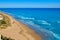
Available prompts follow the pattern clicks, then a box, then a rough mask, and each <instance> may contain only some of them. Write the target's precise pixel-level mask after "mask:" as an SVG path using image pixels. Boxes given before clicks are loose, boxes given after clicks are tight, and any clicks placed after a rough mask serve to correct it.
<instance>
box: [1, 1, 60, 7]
mask: <svg viewBox="0 0 60 40" xmlns="http://www.w3.org/2000/svg"><path fill="white" fill-rule="evenodd" d="M0 8H60V0H0Z"/></svg>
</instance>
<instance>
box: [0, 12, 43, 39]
mask: <svg viewBox="0 0 60 40" xmlns="http://www.w3.org/2000/svg"><path fill="white" fill-rule="evenodd" d="M3 15H5V16H7V17H9V18H10V21H11V27H8V28H6V29H0V30H1V31H0V33H1V34H2V35H4V36H6V37H11V38H12V39H15V40H42V38H41V36H39V35H38V34H37V33H36V32H35V31H34V30H32V29H30V28H29V27H28V26H27V25H25V24H23V23H22V22H20V21H17V20H15V19H14V18H13V17H11V16H10V15H7V14H4V13H3ZM18 26H19V27H18ZM5 32H6V33H5Z"/></svg>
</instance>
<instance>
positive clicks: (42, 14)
mask: <svg viewBox="0 0 60 40" xmlns="http://www.w3.org/2000/svg"><path fill="white" fill-rule="evenodd" d="M0 11H2V12H5V13H6V14H9V15H11V16H13V17H14V18H15V19H16V20H18V21H21V22H22V23H24V24H26V25H28V26H29V27H30V28H31V29H33V30H35V31H36V33H38V34H39V35H41V36H42V38H43V40H60V8H0Z"/></svg>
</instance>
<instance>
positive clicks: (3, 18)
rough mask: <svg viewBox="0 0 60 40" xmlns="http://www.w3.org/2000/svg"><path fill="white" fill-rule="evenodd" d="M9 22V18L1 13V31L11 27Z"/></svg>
mask: <svg viewBox="0 0 60 40" xmlns="http://www.w3.org/2000/svg"><path fill="white" fill-rule="evenodd" d="M9 20H10V19H9V18H8V17H7V16H5V15H3V14H1V13H0V29H2V28H6V27H8V26H10V21H9Z"/></svg>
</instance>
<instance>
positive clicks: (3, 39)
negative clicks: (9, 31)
mask: <svg viewBox="0 0 60 40" xmlns="http://www.w3.org/2000/svg"><path fill="white" fill-rule="evenodd" d="M1 40H14V39H12V38H7V37H5V36H3V35H1Z"/></svg>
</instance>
